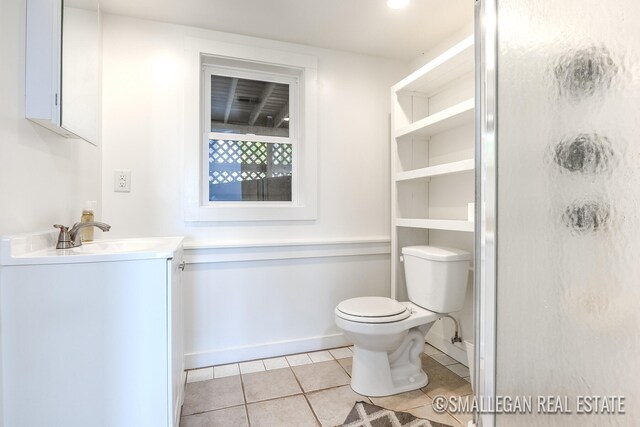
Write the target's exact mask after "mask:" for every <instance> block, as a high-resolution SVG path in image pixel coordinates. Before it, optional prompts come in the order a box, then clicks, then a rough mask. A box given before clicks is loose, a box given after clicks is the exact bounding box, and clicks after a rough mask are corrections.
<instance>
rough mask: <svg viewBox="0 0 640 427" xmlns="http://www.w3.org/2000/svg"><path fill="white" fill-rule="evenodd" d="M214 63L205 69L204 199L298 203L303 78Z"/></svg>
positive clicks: (206, 65)
mask: <svg viewBox="0 0 640 427" xmlns="http://www.w3.org/2000/svg"><path fill="white" fill-rule="evenodd" d="M211 61H212V60H211V59H208V58H204V63H205V65H204V66H203V82H204V83H205V84H204V85H203V89H204V92H203V97H202V98H203V101H204V103H203V112H204V116H203V126H204V127H205V128H206V130H207V131H208V134H207V132H205V134H204V136H203V144H202V147H203V150H204V151H203V159H204V160H205V162H206V164H205V165H204V166H205V167H203V172H204V177H203V178H204V182H203V191H204V193H205V194H203V200H207V201H208V202H214V203H215V202H292V201H293V193H294V192H293V191H292V190H293V185H294V176H293V171H294V163H295V164H297V160H296V159H295V155H296V154H297V151H296V150H295V145H296V138H295V135H296V129H295V128H296V126H295V122H296V120H295V117H296V115H295V108H296V105H297V100H296V92H297V89H296V88H297V85H298V78H297V76H291V75H287V74H278V73H272V74H266V73H262V72H257V71H255V70H250V69H243V68H230V67H229V68H222V67H218V66H213V65H208V64H207V62H211ZM214 62H215V61H214Z"/></svg>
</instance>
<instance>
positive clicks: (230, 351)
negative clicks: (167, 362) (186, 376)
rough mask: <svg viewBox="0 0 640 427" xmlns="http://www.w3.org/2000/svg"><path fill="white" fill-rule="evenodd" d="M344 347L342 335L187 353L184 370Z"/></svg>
mask: <svg viewBox="0 0 640 427" xmlns="http://www.w3.org/2000/svg"><path fill="white" fill-rule="evenodd" d="M345 345H351V343H350V342H349V341H348V340H347V338H346V337H345V336H344V335H343V334H335V335H324V336H319V337H311V338H302V339H297V340H290V341H278V342H273V343H267V344H258V345H251V346H244V347H232V348H225V349H221V350H210V351H204V352H199V353H187V354H185V356H184V359H185V360H184V362H185V368H186V369H196V368H204V367H206V366H213V365H224V364H226V363H235V362H245V361H247V360H255V359H265V358H269V357H278V356H283V355H289V354H296V353H306V352H308V351H318V350H326V349H328V348H335V347H342V346H345Z"/></svg>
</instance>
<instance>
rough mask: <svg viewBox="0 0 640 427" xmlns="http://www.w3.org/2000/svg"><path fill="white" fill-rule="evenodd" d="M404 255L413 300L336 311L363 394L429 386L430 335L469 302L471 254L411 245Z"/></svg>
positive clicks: (358, 302) (355, 383)
mask: <svg viewBox="0 0 640 427" xmlns="http://www.w3.org/2000/svg"><path fill="white" fill-rule="evenodd" d="M402 254H403V257H404V266H405V276H406V282H407V294H408V296H409V300H410V301H407V302H398V301H396V300H394V299H391V298H385V297H359V298H352V299H348V300H345V301H342V302H341V303H340V304H338V306H337V307H336V308H335V322H336V325H337V326H338V327H339V328H340V329H341V330H342V331H343V333H344V334H345V336H346V337H347V338H348V339H349V340H351V342H353V344H354V355H353V365H352V374H351V388H352V389H353V390H354V391H356V392H357V393H360V394H362V395H366V396H389V395H392V394H397V393H402V392H405V391H410V390H416V389H418V388H422V387H424V386H426V385H427V383H428V381H429V379H428V376H427V374H426V373H425V372H424V370H423V369H422V359H421V355H422V352H423V350H424V346H425V342H424V340H425V335H426V334H427V332H428V331H429V329H430V328H431V326H433V323H434V322H435V321H436V320H438V319H439V318H440V317H441V316H442V314H443V313H450V312H454V311H459V310H460V309H461V308H462V305H463V303H464V295H465V290H466V286H467V278H468V274H469V273H468V268H469V260H470V259H471V254H469V253H468V252H465V251H461V250H459V249H451V248H442V247H435V246H408V247H405V248H403V249H402Z"/></svg>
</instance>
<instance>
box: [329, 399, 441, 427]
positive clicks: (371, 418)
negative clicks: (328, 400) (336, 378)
mask: <svg viewBox="0 0 640 427" xmlns="http://www.w3.org/2000/svg"><path fill="white" fill-rule="evenodd" d="M365 426H371V427H452V426H450V425H448V424H442V423H437V422H435V421H429V420H424V419H422V418H417V417H414V416H413V415H411V414H408V413H406V412H395V411H392V410H390V409H384V408H381V407H379V406H376V405H372V404H370V403H366V402H356V404H355V405H353V408H352V409H351V412H349V415H347V418H346V419H345V420H344V424H342V426H337V427H365Z"/></svg>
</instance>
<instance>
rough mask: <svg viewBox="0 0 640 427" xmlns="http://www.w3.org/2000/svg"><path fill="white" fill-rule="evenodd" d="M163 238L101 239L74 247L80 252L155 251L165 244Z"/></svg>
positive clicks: (73, 249) (74, 249)
mask: <svg viewBox="0 0 640 427" xmlns="http://www.w3.org/2000/svg"><path fill="white" fill-rule="evenodd" d="M165 244H166V243H165V240H163V239H122V240H99V241H95V242H89V243H83V244H82V246H78V247H76V248H72V249H71V251H73V252H75V253H78V254H113V253H122V252H142V251H153V250H156V249H159V248H160V247H162V245H165Z"/></svg>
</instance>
